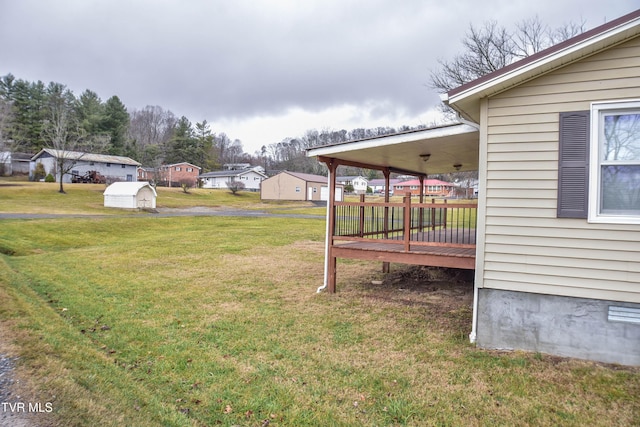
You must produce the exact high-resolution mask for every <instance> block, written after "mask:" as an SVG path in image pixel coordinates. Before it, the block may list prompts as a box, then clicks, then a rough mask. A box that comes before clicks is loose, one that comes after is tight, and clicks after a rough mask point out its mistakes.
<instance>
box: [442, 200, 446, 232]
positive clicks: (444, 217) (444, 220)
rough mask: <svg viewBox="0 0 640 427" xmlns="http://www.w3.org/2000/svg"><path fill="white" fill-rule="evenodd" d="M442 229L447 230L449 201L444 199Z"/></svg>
mask: <svg viewBox="0 0 640 427" xmlns="http://www.w3.org/2000/svg"><path fill="white" fill-rule="evenodd" d="M442 228H444V229H445V230H446V229H447V199H444V212H443V213H442Z"/></svg>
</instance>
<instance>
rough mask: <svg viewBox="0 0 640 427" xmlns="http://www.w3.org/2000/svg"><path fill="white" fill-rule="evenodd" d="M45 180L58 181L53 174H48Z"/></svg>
mask: <svg viewBox="0 0 640 427" xmlns="http://www.w3.org/2000/svg"><path fill="white" fill-rule="evenodd" d="M44 182H56V179H55V178H54V177H53V175H51V174H48V175H47V176H46V177H45V179H44Z"/></svg>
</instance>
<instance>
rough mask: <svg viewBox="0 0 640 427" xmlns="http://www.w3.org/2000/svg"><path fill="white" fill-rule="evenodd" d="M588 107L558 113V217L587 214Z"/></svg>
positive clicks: (581, 216)
mask: <svg viewBox="0 0 640 427" xmlns="http://www.w3.org/2000/svg"><path fill="white" fill-rule="evenodd" d="M589 126H590V112H589V111H574V112H569V113H560V153H559V163H558V218H587V213H588V212H587V210H588V200H589Z"/></svg>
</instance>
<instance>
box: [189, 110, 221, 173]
mask: <svg viewBox="0 0 640 427" xmlns="http://www.w3.org/2000/svg"><path fill="white" fill-rule="evenodd" d="M195 135H196V139H197V144H198V151H199V154H200V156H201V158H200V159H198V163H195V162H194V164H195V165H197V166H200V167H201V168H204V169H207V170H211V169H213V168H214V167H215V165H216V161H217V159H216V155H215V154H216V153H215V151H214V149H213V148H214V147H213V146H214V140H213V133H212V132H211V129H210V128H209V124H208V123H207V121H206V120H203V121H202V123H196V129H195Z"/></svg>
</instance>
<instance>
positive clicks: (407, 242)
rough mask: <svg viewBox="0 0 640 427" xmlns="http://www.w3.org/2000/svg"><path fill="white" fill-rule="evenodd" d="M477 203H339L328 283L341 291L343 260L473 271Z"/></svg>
mask: <svg viewBox="0 0 640 427" xmlns="http://www.w3.org/2000/svg"><path fill="white" fill-rule="evenodd" d="M476 210H477V205H476V204H475V203H450V204H448V203H446V201H445V202H442V203H436V202H435V200H432V202H431V203H412V201H411V195H406V196H405V197H404V198H403V201H402V203H398V202H395V203H389V202H386V201H385V202H383V203H379V202H366V201H365V200H364V198H361V200H360V202H334V203H333V206H332V215H331V216H330V224H329V227H330V230H333V232H332V233H331V235H330V243H329V248H328V262H329V265H328V270H327V286H328V289H329V292H335V290H336V274H337V259H338V258H348V259H361V260H370V261H380V262H382V263H383V271H384V272H388V271H389V263H392V262H393V263H401V264H412V265H426V266H433V267H448V268H461V269H467V270H473V269H475V266H476V230H475V217H476Z"/></svg>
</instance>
